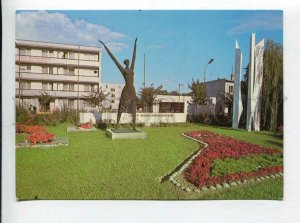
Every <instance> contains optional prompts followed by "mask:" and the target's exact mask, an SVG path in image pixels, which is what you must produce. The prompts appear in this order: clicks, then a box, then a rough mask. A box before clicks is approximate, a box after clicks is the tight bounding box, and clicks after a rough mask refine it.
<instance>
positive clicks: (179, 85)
mask: <svg viewBox="0 0 300 223" xmlns="http://www.w3.org/2000/svg"><path fill="white" fill-rule="evenodd" d="M181 86H183V84H180V83H179V84H178V88H179V89H178V90H179V92H178V93H179V103H178V105H179V106H178V109H179V111H181V110H180V87H181Z"/></svg>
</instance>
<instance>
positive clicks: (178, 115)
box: [80, 95, 192, 125]
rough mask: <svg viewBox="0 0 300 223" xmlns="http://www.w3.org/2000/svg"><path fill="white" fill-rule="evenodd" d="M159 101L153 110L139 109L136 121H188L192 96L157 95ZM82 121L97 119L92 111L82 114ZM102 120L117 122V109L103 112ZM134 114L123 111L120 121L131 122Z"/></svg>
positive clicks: (156, 122)
mask: <svg viewBox="0 0 300 223" xmlns="http://www.w3.org/2000/svg"><path fill="white" fill-rule="evenodd" d="M156 101H157V103H156V104H155V105H153V109H152V111H153V112H151V113H150V112H147V113H146V112H141V111H137V114H136V123H144V124H146V125H150V124H159V123H181V122H186V118H187V114H188V106H189V104H190V103H191V101H192V98H191V96H182V95H180V96H179V95H176V96H174V95H157V96H156ZM80 117H81V120H80V122H88V121H90V120H92V121H93V122H95V121H96V119H95V118H94V115H93V114H92V113H86V114H81V116H80ZM102 121H105V122H108V123H116V122H117V111H115V112H104V113H102ZM131 122H132V115H131V114H129V113H122V116H121V120H120V123H131Z"/></svg>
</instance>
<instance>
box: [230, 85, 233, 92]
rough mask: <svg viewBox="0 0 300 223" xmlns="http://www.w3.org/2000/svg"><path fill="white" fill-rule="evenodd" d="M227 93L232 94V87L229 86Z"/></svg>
mask: <svg viewBox="0 0 300 223" xmlns="http://www.w3.org/2000/svg"><path fill="white" fill-rule="evenodd" d="M229 93H230V94H233V86H229Z"/></svg>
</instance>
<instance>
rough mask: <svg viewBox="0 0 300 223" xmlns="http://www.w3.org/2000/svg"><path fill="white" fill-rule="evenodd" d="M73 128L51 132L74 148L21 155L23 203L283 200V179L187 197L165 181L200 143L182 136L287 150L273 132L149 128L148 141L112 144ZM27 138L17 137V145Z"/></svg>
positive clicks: (101, 135)
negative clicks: (198, 134) (215, 136)
mask: <svg viewBox="0 0 300 223" xmlns="http://www.w3.org/2000/svg"><path fill="white" fill-rule="evenodd" d="M67 126H68V125H67V124H63V125H60V126H56V127H47V129H48V130H49V131H50V132H51V133H54V134H55V135H57V136H67V137H68V138H69V146H68V147H63V146H62V147H55V148H51V149H39V148H35V149H17V150H16V177H17V179H16V184H17V185H16V188H17V189H16V190H17V191H16V192H17V198H18V199H20V200H24V199H25V200H26V199H281V198H282V197H283V180H282V178H276V179H269V180H265V181H262V182H259V183H251V184H246V185H243V186H238V187H235V188H230V189H222V190H218V191H214V192H205V193H201V194H198V193H186V192H183V191H181V190H179V189H177V188H175V187H174V186H173V185H172V184H171V183H169V182H164V183H160V182H159V178H160V177H161V176H163V175H165V174H166V173H168V172H169V171H171V170H173V169H174V168H175V167H176V166H177V165H178V164H179V163H180V162H182V161H183V160H184V159H185V157H186V156H188V155H189V154H190V153H191V152H193V151H194V150H195V149H196V148H197V147H198V143H197V142H195V141H192V140H189V139H187V138H184V137H182V136H181V133H182V132H185V131H190V130H199V129H205V130H211V131H215V132H218V133H221V134H224V135H227V136H231V137H234V138H237V139H240V140H245V141H248V142H253V143H257V144H261V145H263V146H268V147H275V148H279V149H282V147H283V142H282V140H281V139H279V138H276V137H274V136H273V134H271V133H268V132H249V133H248V132H246V131H235V130H231V129H228V128H219V127H209V126H203V125H191V126H189V127H148V128H147V127H145V128H143V129H144V131H146V132H147V134H148V138H147V139H146V140H111V139H109V138H107V137H106V135H105V132H104V131H102V130H98V131H96V132H72V133H67V132H66V128H67ZM22 139H24V136H17V141H20V140H22Z"/></svg>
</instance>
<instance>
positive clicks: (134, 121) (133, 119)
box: [132, 101, 136, 130]
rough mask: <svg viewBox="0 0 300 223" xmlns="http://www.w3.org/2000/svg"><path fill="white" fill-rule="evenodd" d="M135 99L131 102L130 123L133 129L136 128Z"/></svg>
mask: <svg viewBox="0 0 300 223" xmlns="http://www.w3.org/2000/svg"><path fill="white" fill-rule="evenodd" d="M135 124H136V101H134V102H132V125H133V129H134V130H136V127H135Z"/></svg>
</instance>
